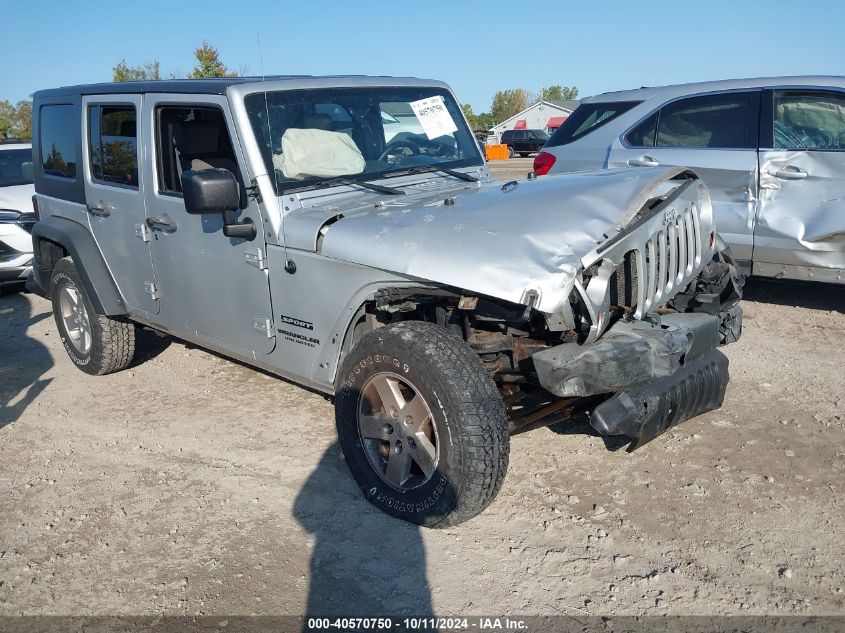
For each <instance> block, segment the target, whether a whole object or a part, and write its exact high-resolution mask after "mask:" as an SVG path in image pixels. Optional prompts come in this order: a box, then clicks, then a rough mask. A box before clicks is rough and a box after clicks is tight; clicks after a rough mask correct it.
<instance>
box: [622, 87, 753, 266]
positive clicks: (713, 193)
mask: <svg viewBox="0 0 845 633" xmlns="http://www.w3.org/2000/svg"><path fill="white" fill-rule="evenodd" d="M759 95H760V91H752V92H748V91H742V92H725V93H716V94H703V95H695V96H691V97H685V98H683V99H678V100H676V101H671V102H669V103H667V104H665V105H664V106H663V107H661V108H660V109H659V110H658V111H656V112H654V113H652V114H651V115H650V116H648V117H647V118H646V119H644V120H643V121H642V122H641V123H640V124H639V125H637V126H635V127H634V128H633V129H631V130H630V131H629V132H628V133H627V134H626V135H625V137H624V146H620V147H617V144H614V147H613V148H612V150H611V153H610V158H609V161H608V166H609V167H624V166H626V165H631V166H645V167H651V166H657V165H670V166H673V167H689V168H690V169H692V170H693V171H695V172H696V173H697V174H698V175H699V176H700V177H701V179H702V180H703V181H704V183H705V184H706V185H707V188H708V189H709V190H710V197H711V199H712V201H713V213H714V216H715V219H716V230H717V231H718V232H719V235H721V236H722V238H723V239H724V240H725V242H727V243H728V244H729V245H730V247H731V249H732V251H733V254H734V257H735V258H736V259H737V260H738V261H739V262H740V263H741V264H742V265H743V267H747V266H748V265H749V264H750V261H751V255H752V244H753V237H752V236H753V234H754V219H755V216H756V213H757V128H758V124H757V120H758V112H759V98H760V97H759Z"/></svg>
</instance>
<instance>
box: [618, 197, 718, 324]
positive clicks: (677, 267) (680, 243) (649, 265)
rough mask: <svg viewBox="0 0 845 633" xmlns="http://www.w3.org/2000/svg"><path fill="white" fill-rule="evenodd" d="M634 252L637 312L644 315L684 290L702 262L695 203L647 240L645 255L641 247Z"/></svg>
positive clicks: (639, 317)
mask: <svg viewBox="0 0 845 633" xmlns="http://www.w3.org/2000/svg"><path fill="white" fill-rule="evenodd" d="M631 253H634V254H635V257H636V260H637V270H638V272H639V275H638V277H639V279H641V280H642V283H641V284H640V285H639V288H638V293H639V300H638V301H637V303H636V306H637V311H636V313H635V314H634V316H635V318H638V319H641V318H642V317H643V315H644V314H645V313H646V312H648V311H649V310H651V309H653V308H657V307H659V306H660V305H662V304H663V303H664V302H665V301H667V300H668V299H670V298H671V297H672V296H673V295H675V294H676V293H678V292H680V291H681V290H683V288H684V286H685V285H686V284H687V283H688V282H689V277H690V275H692V273H693V272H694V271H695V270H697V267H698V265H699V264H700V263H701V255H702V252H701V224H700V222H699V217H698V213H697V208H696V205H695V204H692V205H690V206H689V207H687V208H686V209H684V210H683V211H680V212H679V213H678V214H677V215H676V216H675V217H674V218H673V219H671V220H670V221H669V222H668V223H667V224H666V225H665V226H664V228H662V229H660V230H659V231H657V233H655V234H654V235H652V236H651V237H650V238H649V239H648V240H646V243H645V248H644V249H643V251H642V253H644V255H641V251H631ZM626 257H627V256H626ZM623 266H624V264H623ZM620 268H621V267H620Z"/></svg>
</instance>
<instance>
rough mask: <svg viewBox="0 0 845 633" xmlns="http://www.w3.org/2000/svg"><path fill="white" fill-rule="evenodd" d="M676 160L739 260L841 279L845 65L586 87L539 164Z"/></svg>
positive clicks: (751, 268)
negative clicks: (696, 180) (797, 72)
mask: <svg viewBox="0 0 845 633" xmlns="http://www.w3.org/2000/svg"><path fill="white" fill-rule="evenodd" d="M631 165H633V166H643V167H653V166H656V165H683V166H686V167H689V168H691V169H694V170H695V171H696V173H698V174H699V175H700V176H701V178H702V180H704V182H705V183H707V186H708V188H709V190H710V195H711V196H712V199H713V208H714V211H715V213H716V223H717V226H718V227H719V233H720V234H721V235H722V237H723V238H724V239H725V241H726V242H727V243H728V245H729V246H730V247H731V249H732V250H733V253H734V256H735V257H736V259H737V261H738V263H739V264H740V266H741V267H742V268H743V269H744V271H746V272H751V273H752V274H754V275H759V276H762V277H776V278H788V279H805V280H815V281H825V282H831V283H845V77H775V78H768V79H742V80H730V81H714V82H707V83H696V84H684V85H680V86H665V87H662V88H641V89H639V90H629V91H625V92H612V93H607V94H602V95H598V96H595V97H591V98H589V99H585V100H584V101H583V102H582V105H581V106H579V107H578V109H577V110H576V111H575V112H574V113H573V114H572V116H570V117H569V119H568V120H567V121H566V122H565V123H564V124H563V126H562V127H561V128H560V129H559V130H558V131H557V132H556V133H555V134H554V135H552V138H551V139H550V140H549V142H548V143H547V144H546V147H545V149H544V152H543V153H542V154H540V155H539V156H537V157H536V158H535V161H534V170H535V172H536V173H537V174H545V173H549V174H555V173H564V172H569V171H575V170H580V169H596V168H614V167H620V166H622V167H626V166H631Z"/></svg>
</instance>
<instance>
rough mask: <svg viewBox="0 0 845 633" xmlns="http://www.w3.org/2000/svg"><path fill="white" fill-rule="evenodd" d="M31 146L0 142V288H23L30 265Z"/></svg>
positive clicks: (31, 211)
mask: <svg viewBox="0 0 845 633" xmlns="http://www.w3.org/2000/svg"><path fill="white" fill-rule="evenodd" d="M34 193H35V188H34V187H33V186H32V146H31V145H30V144H29V143H28V142H24V141H20V140H18V141H14V140H0V287H2V286H7V285H9V286H11V285H16V286H23V284H24V282H25V281H26V279H27V277H28V276H29V271H30V269H31V265H32V237H31V236H30V234H29V232H30V230H31V229H32V225H33V224H35V213H33V210H32V194H34Z"/></svg>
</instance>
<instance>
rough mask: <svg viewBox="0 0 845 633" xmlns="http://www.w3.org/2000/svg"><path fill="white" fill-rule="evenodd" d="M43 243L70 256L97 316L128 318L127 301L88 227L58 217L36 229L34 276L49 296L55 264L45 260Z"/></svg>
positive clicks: (33, 236) (44, 221) (33, 251)
mask: <svg viewBox="0 0 845 633" xmlns="http://www.w3.org/2000/svg"><path fill="white" fill-rule="evenodd" d="M41 240H47V241H50V242H55V243H56V244H58V245H60V246H61V247H63V248H64V249H65V250H66V251H67V252H68V255H70V257H71V258H72V259H73V262H74V264H75V265H76V269H77V271H79V276H80V277H81V278H82V283H83V285H84V286H85V291H86V293H87V294H88V297H89V298H90V299H91V303H92V304H93V305H94V309H95V310H96V312H97V314H101V315H104V316H116V315H122V314H127V312H128V311H127V309H126V304H125V303H124V301H123V297H121V296H120V292H119V291H118V289H117V285H116V284H115V283H114V279H112V276H111V273H110V272H109V269H108V267H107V266H106V262H105V260H104V259H103V256H102V254H101V253H100V249H99V248H98V247H97V243H96V242H95V241H94V237H93V236H92V235H91V232H90V231H89V230H88V227H86V226H83V225H82V224H79V223H78V222H74V221H73V220H69V219H67V218H63V217H58V216H51V217H47V218H44V219H43V220H40V221H39V222H36V223H35V226H33V227H32V246H33V249H32V254H33V259H34V261H33V266H32V276H33V280H34V281H35V283H36V285H38V286H39V287H40V288H41V289H42V290H43V291H44V292H45V293H46V294H47V296H49V292H50V278H49V276H47V274H49V273H50V272H51V271H52V263H48V262H42V260H41V256H42V252H41V247H40V244H39V242H40V241H41ZM45 276H47V278H46V279H45Z"/></svg>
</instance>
